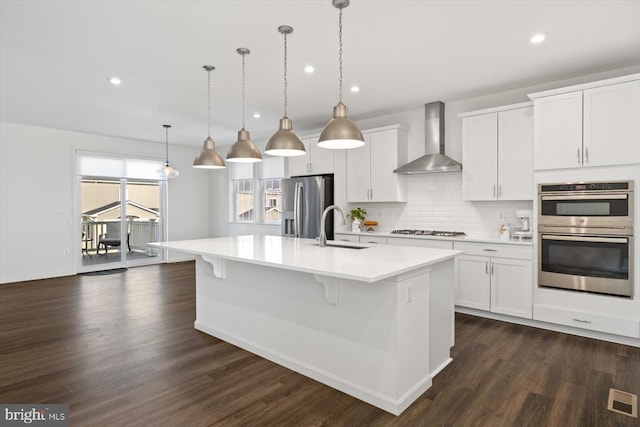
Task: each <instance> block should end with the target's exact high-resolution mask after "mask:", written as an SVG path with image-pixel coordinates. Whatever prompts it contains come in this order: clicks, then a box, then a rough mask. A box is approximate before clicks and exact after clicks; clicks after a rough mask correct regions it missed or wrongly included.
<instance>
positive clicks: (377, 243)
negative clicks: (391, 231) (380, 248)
mask: <svg viewBox="0 0 640 427" xmlns="http://www.w3.org/2000/svg"><path fill="white" fill-rule="evenodd" d="M367 243H374V244H378V242H373V241H371V240H369V241H368V242H367Z"/></svg>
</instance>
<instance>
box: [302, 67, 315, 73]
mask: <svg viewBox="0 0 640 427" xmlns="http://www.w3.org/2000/svg"><path fill="white" fill-rule="evenodd" d="M315 70H316V67H314V66H313V65H307V66H306V67H304V72H305V73H307V74H311V73H313V72H314V71H315Z"/></svg>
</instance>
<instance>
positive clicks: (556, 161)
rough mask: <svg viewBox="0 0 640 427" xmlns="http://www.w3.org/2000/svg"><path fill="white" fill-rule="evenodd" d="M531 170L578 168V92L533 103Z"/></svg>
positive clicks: (579, 104) (580, 133)
mask: <svg viewBox="0 0 640 427" xmlns="http://www.w3.org/2000/svg"><path fill="white" fill-rule="evenodd" d="M533 116H534V117H535V119H534V124H533V135H534V143H533V145H534V147H535V149H534V156H533V165H534V169H536V170H540V169H558V168H574V167H579V166H581V165H582V92H573V93H563V94H561V95H554V96H549V97H545V98H540V99H536V100H534V101H533Z"/></svg>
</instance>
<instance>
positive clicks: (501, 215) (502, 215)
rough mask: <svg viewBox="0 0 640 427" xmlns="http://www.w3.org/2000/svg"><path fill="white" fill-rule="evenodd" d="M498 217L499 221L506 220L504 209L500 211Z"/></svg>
mask: <svg viewBox="0 0 640 427" xmlns="http://www.w3.org/2000/svg"><path fill="white" fill-rule="evenodd" d="M497 219H498V221H504V211H498V214H497Z"/></svg>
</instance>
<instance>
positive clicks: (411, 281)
mask: <svg viewBox="0 0 640 427" xmlns="http://www.w3.org/2000/svg"><path fill="white" fill-rule="evenodd" d="M314 243H315V241H313V240H309V239H294V238H291V237H281V236H239V237H222V238H215V239H202V240H188V241H176V242H161V243H153V244H150V246H153V247H155V248H161V249H168V250H174V251H180V252H187V253H191V254H196V255H197V257H196V320H195V323H194V326H195V328H196V329H198V330H199V331H202V332H204V333H207V334H209V335H212V336H214V337H217V338H219V339H222V340H224V341H227V342H229V343H231V344H233V345H236V346H238V347H241V348H243V349H245V350H247V351H250V352H252V353H255V354H258V355H260V356H262V357H264V358H266V359H269V360H271V361H273V362H275V363H278V364H280V365H282V366H285V367H287V368H289V369H292V370H294V371H296V372H299V373H301V374H303V375H306V376H308V377H310V378H313V379H315V380H317V381H319V382H322V383H324V384H326V385H328V386H331V387H333V388H336V389H338V390H341V391H343V392H345V393H347V394H350V395H351V396H354V397H356V398H358V399H361V400H363V401H365V402H368V403H370V404H372V405H375V406H377V407H379V408H381V409H383V410H385V411H388V412H390V413H392V414H395V415H398V414H400V413H401V412H402V411H403V410H404V409H406V408H407V407H408V406H409V405H410V404H411V403H412V402H414V401H415V400H416V399H417V398H418V397H420V395H421V394H422V393H424V392H425V391H426V390H427V389H428V388H429V387H430V386H431V384H432V378H433V377H434V376H435V375H437V374H438V373H439V372H440V371H441V370H442V369H444V367H445V366H447V365H448V364H449V363H450V362H451V361H452V359H451V357H450V348H451V347H452V346H453V339H454V329H453V328H454V292H455V290H454V258H455V257H456V256H457V255H459V254H461V253H462V252H461V251H453V250H446V249H428V248H413V247H412V248H409V247H402V246H394V247H391V246H386V245H371V246H367V245H357V246H360V247H364V249H351V248H339V247H325V248H320V247H318V246H316V245H314Z"/></svg>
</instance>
